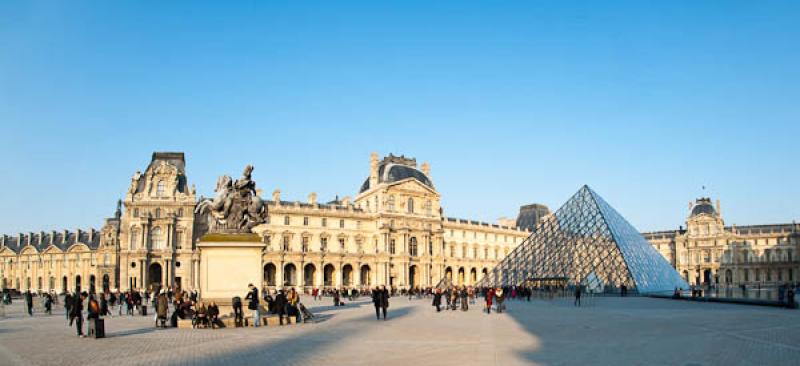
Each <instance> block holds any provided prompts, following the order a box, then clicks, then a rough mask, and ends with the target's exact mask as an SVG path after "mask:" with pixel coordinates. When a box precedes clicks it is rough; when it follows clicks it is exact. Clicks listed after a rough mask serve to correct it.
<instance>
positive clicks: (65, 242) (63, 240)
mask: <svg viewBox="0 0 800 366" xmlns="http://www.w3.org/2000/svg"><path fill="white" fill-rule="evenodd" d="M62 243H64V244H68V243H69V230H67V229H64V239H62Z"/></svg>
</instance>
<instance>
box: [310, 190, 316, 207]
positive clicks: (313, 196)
mask: <svg viewBox="0 0 800 366" xmlns="http://www.w3.org/2000/svg"><path fill="white" fill-rule="evenodd" d="M308 204H309V205H316V204H317V193H316V192H311V194H309V195H308Z"/></svg>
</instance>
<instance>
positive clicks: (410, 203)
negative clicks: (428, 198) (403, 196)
mask: <svg viewBox="0 0 800 366" xmlns="http://www.w3.org/2000/svg"><path fill="white" fill-rule="evenodd" d="M408 213H410V214H413V213H414V199H413V198H410V197H409V198H408Z"/></svg>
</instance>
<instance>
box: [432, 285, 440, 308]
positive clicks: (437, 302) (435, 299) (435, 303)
mask: <svg viewBox="0 0 800 366" xmlns="http://www.w3.org/2000/svg"><path fill="white" fill-rule="evenodd" d="M433 306H435V307H436V312H437V313H438V312H441V311H442V290H441V289H438V288H437V289H436V293H435V294H433Z"/></svg>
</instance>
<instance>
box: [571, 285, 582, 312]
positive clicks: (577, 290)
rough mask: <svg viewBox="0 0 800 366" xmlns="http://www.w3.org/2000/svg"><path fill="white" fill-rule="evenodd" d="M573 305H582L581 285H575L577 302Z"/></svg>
mask: <svg viewBox="0 0 800 366" xmlns="http://www.w3.org/2000/svg"><path fill="white" fill-rule="evenodd" d="M572 305H573V306H577V307H580V306H581V285H580V284H577V285H575V302H574V303H573V304H572Z"/></svg>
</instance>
